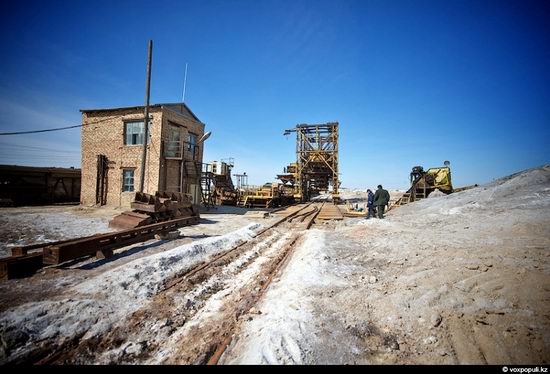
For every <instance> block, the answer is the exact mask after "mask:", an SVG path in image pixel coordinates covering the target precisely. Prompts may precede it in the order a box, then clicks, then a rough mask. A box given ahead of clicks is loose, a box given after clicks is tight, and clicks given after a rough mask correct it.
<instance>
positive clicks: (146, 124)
mask: <svg viewBox="0 0 550 374" xmlns="http://www.w3.org/2000/svg"><path fill="white" fill-rule="evenodd" d="M152 64H153V41H152V40H149V48H148V53H147V80H146V81H145V119H144V121H143V126H144V127H145V128H144V130H143V132H144V136H145V137H144V139H143V154H142V157H141V176H140V182H139V192H143V184H144V182H145V161H146V160H147V140H149V96H150V92H151V65H152Z"/></svg>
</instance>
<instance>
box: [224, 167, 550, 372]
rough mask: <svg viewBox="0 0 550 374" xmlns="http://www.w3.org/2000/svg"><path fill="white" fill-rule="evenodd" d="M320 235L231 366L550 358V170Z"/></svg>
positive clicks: (312, 238)
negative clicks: (234, 364) (235, 364)
mask: <svg viewBox="0 0 550 374" xmlns="http://www.w3.org/2000/svg"><path fill="white" fill-rule="evenodd" d="M308 237H309V240H308V241H307V242H306V245H304V246H303V247H302V248H300V250H298V251H297V252H296V253H295V254H294V256H293V259H292V262H291V263H290V264H289V266H288V268H287V269H286V271H285V274H284V275H283V276H282V277H281V279H280V280H279V282H278V283H277V284H274V285H273V286H272V288H271V289H270V291H269V292H268V294H267V295H266V296H265V298H264V299H263V300H262V302H261V303H260V305H259V306H258V308H259V310H261V311H262V314H261V315H259V316H257V317H255V318H254V319H253V320H251V321H248V322H246V324H245V325H244V326H243V327H242V330H241V331H240V333H239V338H238V340H237V341H236V343H234V344H233V346H232V349H231V350H230V351H229V352H227V354H226V355H225V357H224V360H223V362H225V363H308V364H311V363H317V364H320V363H331V364H335V363H343V364H363V363H382V364H388V363H390V364H455V363H460V364H464V363H476V364H487V363H488V364H511V363H514V364H527V363H531V364H532V363H546V364H547V363H548V362H549V361H550V303H549V297H550V266H549V265H550V166H545V167H543V168H538V169H534V170H529V171H527V172H524V173H520V174H518V175H514V176H511V177H509V178H504V179H502V180H499V181H496V182H494V183H492V184H490V185H487V186H483V187H479V188H475V189H472V190H467V191H463V192H460V193H456V194H453V195H450V196H444V197H437V198H433V199H432V198H429V199H427V200H424V201H421V202H416V203H414V204H410V205H408V206H405V207H400V208H398V209H395V210H393V211H391V212H390V213H389V214H388V215H387V217H386V218H385V219H384V220H378V219H371V220H364V219H348V220H346V222H344V223H343V224H341V225H340V226H339V227H337V228H336V229H335V230H333V231H326V230H316V231H313V232H310V233H308Z"/></svg>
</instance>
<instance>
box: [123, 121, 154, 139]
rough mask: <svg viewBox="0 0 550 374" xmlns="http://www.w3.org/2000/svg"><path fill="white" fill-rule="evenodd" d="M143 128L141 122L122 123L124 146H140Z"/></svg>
mask: <svg viewBox="0 0 550 374" xmlns="http://www.w3.org/2000/svg"><path fill="white" fill-rule="evenodd" d="M143 136H144V126H143V121H132V122H125V123H124V144H125V145H141V144H143ZM150 142H151V122H149V139H148V141H147V143H148V144H149V143H150Z"/></svg>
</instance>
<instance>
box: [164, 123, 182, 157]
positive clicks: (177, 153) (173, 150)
mask: <svg viewBox="0 0 550 374" xmlns="http://www.w3.org/2000/svg"><path fill="white" fill-rule="evenodd" d="M164 157H172V158H181V131H180V129H179V127H177V126H174V125H170V127H169V129H168V139H166V141H165V142H164Z"/></svg>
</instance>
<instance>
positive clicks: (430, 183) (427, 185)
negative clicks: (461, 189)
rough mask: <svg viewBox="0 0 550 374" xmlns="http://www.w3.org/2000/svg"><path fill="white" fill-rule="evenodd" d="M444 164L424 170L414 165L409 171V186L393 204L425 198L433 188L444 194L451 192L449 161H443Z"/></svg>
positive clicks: (399, 204)
mask: <svg viewBox="0 0 550 374" xmlns="http://www.w3.org/2000/svg"><path fill="white" fill-rule="evenodd" d="M444 164H445V166H442V167H435V168H429V169H428V170H426V171H424V168H423V167H422V166H415V167H413V168H412V171H411V176H410V180H411V188H409V190H408V191H407V192H405V193H404V194H403V196H402V197H401V198H400V199H399V200H397V201H396V202H395V204H393V205H392V207H394V206H401V205H405V204H408V203H412V202H413V201H417V200H421V199H425V198H427V197H428V195H429V194H430V193H432V192H433V191H435V190H440V191H441V192H443V193H445V194H450V193H452V192H453V185H452V183H451V169H450V168H449V165H450V163H449V161H445V163H444Z"/></svg>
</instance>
